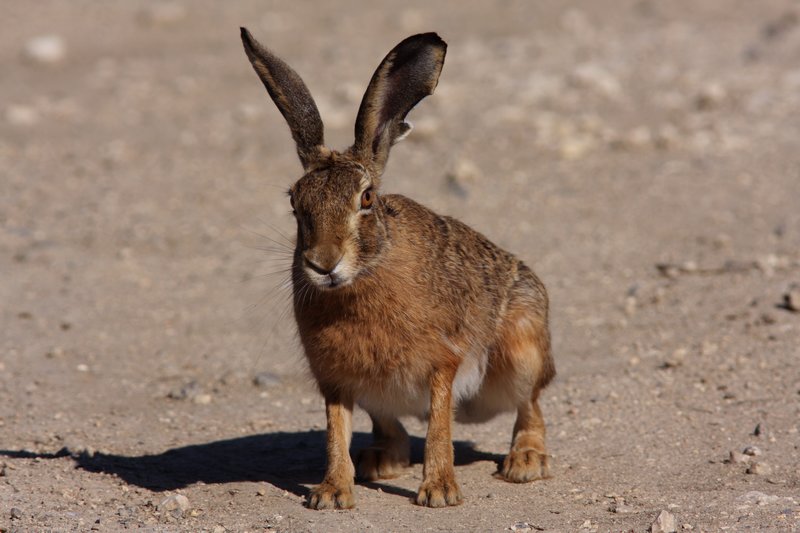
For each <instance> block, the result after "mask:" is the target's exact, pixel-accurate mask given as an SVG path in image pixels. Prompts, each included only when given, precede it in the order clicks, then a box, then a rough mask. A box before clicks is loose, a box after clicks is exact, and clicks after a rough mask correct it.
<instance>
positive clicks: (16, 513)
mask: <svg viewBox="0 0 800 533" xmlns="http://www.w3.org/2000/svg"><path fill="white" fill-rule="evenodd" d="M21 519H22V511H20V510H19V509H17V508H16V507H12V508H11V520H21Z"/></svg>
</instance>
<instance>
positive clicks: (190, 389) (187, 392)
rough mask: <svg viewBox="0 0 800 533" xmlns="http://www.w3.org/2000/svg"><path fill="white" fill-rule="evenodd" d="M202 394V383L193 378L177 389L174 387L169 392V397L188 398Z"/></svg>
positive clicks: (174, 398)
mask: <svg viewBox="0 0 800 533" xmlns="http://www.w3.org/2000/svg"><path fill="white" fill-rule="evenodd" d="M199 394H200V385H199V384H198V383H197V382H196V381H194V380H192V381H189V382H188V383H185V384H183V385H181V386H180V387H179V388H177V389H173V390H171V391H169V393H167V398H171V399H173V400H186V399H189V398H194V397H195V396H198V395H199Z"/></svg>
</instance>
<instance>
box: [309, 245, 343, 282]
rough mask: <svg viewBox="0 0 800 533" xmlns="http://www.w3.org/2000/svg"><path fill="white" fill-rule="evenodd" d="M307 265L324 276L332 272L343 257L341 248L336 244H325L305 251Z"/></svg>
mask: <svg viewBox="0 0 800 533" xmlns="http://www.w3.org/2000/svg"><path fill="white" fill-rule="evenodd" d="M303 259H305V261H306V265H308V267H309V268H310V269H311V270H313V271H314V272H316V273H318V274H322V275H323V276H325V275H327V274H330V273H331V272H333V270H334V269H335V268H336V266H337V265H338V264H339V261H341V259H342V254H341V253H340V251H339V249H338V248H336V247H334V246H324V247H319V248H314V249H313V250H307V251H305V252H303Z"/></svg>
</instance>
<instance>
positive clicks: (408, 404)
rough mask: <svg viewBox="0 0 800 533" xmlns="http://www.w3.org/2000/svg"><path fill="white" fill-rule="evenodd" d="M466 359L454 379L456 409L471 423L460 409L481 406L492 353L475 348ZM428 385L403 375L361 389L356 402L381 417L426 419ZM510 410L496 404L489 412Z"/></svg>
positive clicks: (466, 354) (467, 352)
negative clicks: (481, 395)
mask: <svg viewBox="0 0 800 533" xmlns="http://www.w3.org/2000/svg"><path fill="white" fill-rule="evenodd" d="M446 342H447V343H448V344H449V345H450V346H451V347H454V346H453V345H452V344H451V343H450V342H449V339H446ZM463 356H464V358H463V360H462V362H461V365H460V366H459V367H458V371H457V372H456V377H455V379H454V380H453V407H454V408H455V410H456V413H457V417H456V418H457V419H459V420H463V421H469V419H471V418H472V417H471V416H463V415H464V414H465V413H462V412H461V411H463V409H459V406H461V405H464V404H470V403H482V402H481V400H480V398H478V396H479V394H480V392H481V386H482V385H483V381H484V378H485V377H486V367H487V364H488V359H489V354H488V350H486V349H485V348H484V347H483V346H480V345H475V346H472V347H471V348H470V349H469V350H467V351H466V353H464V354H463ZM429 386H430V385H429V384H428V383H427V382H419V383H411V382H409V381H407V380H405V379H403V376H398V377H397V379H396V380H393V381H392V382H390V383H381V384H380V385H376V386H369V385H366V386H364V387H362V388H361V389H360V390H359V394H358V395H357V397H356V403H357V404H358V405H360V406H361V407H362V408H363V409H364V410H365V411H367V412H368V413H371V414H373V415H377V416H381V417H392V418H394V417H402V416H415V417H417V418H420V419H425V418H427V417H428V411H429V408H430V391H429V389H428V388H429ZM473 400H474V401H473ZM487 407H488V406H487ZM510 408H513V405H508V406H505V405H503V406H499V405H495V406H492V407H490V410H491V411H493V414H497V413H499V412H502V411H505V410H508V409H510ZM487 414H488V413H484V416H481V417H480V418H482V419H485V418H486V415H487Z"/></svg>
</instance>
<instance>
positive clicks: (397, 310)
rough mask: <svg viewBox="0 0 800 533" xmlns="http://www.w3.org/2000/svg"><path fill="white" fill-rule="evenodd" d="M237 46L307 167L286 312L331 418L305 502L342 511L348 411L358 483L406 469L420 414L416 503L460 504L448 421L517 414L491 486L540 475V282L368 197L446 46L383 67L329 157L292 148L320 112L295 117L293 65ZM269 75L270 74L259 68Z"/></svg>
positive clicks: (296, 197)
mask: <svg viewBox="0 0 800 533" xmlns="http://www.w3.org/2000/svg"><path fill="white" fill-rule="evenodd" d="M245 34H246V30H243V36H245ZM243 38H244V42H245V48H246V49H247V50H248V56H249V57H250V59H251V61H252V62H253V65H254V67H255V69H256V72H257V73H258V74H259V76H260V77H261V78H262V81H264V84H265V85H266V86H267V87H268V89H269V88H270V86H272V85H276V87H275V88H273V89H272V90H270V94H271V95H272V97H273V99H274V100H275V101H276V104H277V105H278V107H279V108H281V111H282V112H283V114H284V116H285V117H287V122H288V123H289V125H290V128H291V129H292V133H293V136H294V138H295V140H296V141H298V139H299V140H300V141H298V153H299V154H300V157H301V160H302V161H303V164H304V167H305V168H306V174H305V175H304V176H303V177H302V178H301V179H300V180H298V181H297V183H295V184H294V185H293V186H292V188H291V189H290V196H291V199H292V205H293V206H294V209H295V216H296V218H297V226H298V230H297V247H296V251H295V255H294V262H293V267H292V282H293V287H294V312H295V318H296V320H297V325H298V331H299V334H300V340H301V342H302V344H303V347H304V349H305V353H306V357H307V359H308V363H309V367H310V369H311V372H312V374H313V375H314V377H315V379H316V381H317V384H318V385H319V389H320V391H321V393H322V395H323V396H324V397H325V401H326V412H327V422H328V444H327V453H328V467H327V472H326V475H325V479H324V481H323V482H322V484H321V485H319V486H318V487H316V488H315V489H314V490H313V491H312V494H311V497H310V498H309V506H310V507H312V508H317V509H323V508H331V507H338V508H346V507H351V506H352V505H353V504H354V500H353V476H354V472H355V469H354V467H353V464H352V461H351V460H350V456H349V444H350V432H351V429H350V427H351V417H352V408H353V405H354V403H358V404H359V405H360V406H362V407H363V408H364V409H366V411H367V412H368V413H369V414H370V417H371V418H372V421H373V428H374V429H373V435H374V444H373V446H371V447H370V448H368V449H367V450H364V451H363V452H362V453H361V455H360V456H359V467H358V472H359V475H360V476H361V477H363V478H366V479H376V478H386V477H393V476H396V475H398V473H400V472H401V471H402V469H403V468H404V467H405V466H406V465H407V464H408V435H407V433H406V432H405V430H404V429H403V426H402V424H401V423H400V422H399V420H398V417H400V416H404V415H416V416H421V417H425V416H427V417H428V420H429V426H428V435H427V438H426V444H425V461H424V479H423V482H422V485H421V486H420V489H419V493H418V495H417V498H416V501H417V503H418V504H420V505H426V506H431V507H442V506H445V505H457V504H458V503H460V502H461V501H462V497H461V492H460V490H459V488H458V485H457V483H456V481H455V471H454V468H453V447H452V442H451V436H450V435H451V433H450V426H451V420H452V418H453V416H454V414H455V416H456V418H457V419H458V420H461V421H466V422H475V421H483V420H488V419H489V418H491V417H492V416H494V415H496V414H497V413H500V412H503V411H508V410H516V411H517V422H516V424H515V426H514V431H513V437H512V446H511V450H510V452H509V455H508V457H507V458H506V460H505V462H504V464H503V467H502V468H501V470H500V472H499V473H498V475H500V476H501V477H503V478H504V479H507V480H509V481H513V482H524V481H531V480H534V479H538V478H542V477H546V476H547V467H548V465H547V452H546V450H545V445H544V438H545V427H544V421H543V419H542V415H541V410H540V409H539V405H538V397H539V393H540V391H541V389H542V388H544V387H545V386H546V385H547V384H548V383H549V382H550V380H551V379H552V378H553V376H554V375H555V367H554V365H553V361H552V358H551V356H550V336H549V331H548V316H547V309H548V300H547V293H546V291H545V288H544V286H543V285H542V283H541V281H539V279H538V278H537V277H536V275H535V274H534V273H533V272H532V271H531V270H530V269H528V268H527V267H526V266H525V265H524V264H523V263H522V262H521V261H519V260H518V259H517V258H516V257H514V256H513V255H511V254H510V253H508V252H505V251H504V250H501V249H500V248H498V247H497V246H495V245H494V244H492V243H491V242H490V241H489V240H488V239H486V237H484V236H483V235H481V234H480V233H478V232H476V231H474V230H472V229H470V228H469V227H467V226H466V225H464V224H462V223H461V222H459V221H457V220H455V219H452V218H449V217H443V216H439V215H437V214H435V213H433V212H432V211H430V210H429V209H427V208H425V207H423V206H421V205H419V204H418V203H416V202H414V201H413V200H410V199H408V198H405V197H403V196H399V195H381V194H379V191H378V188H379V186H380V178H381V175H382V173H383V168H384V165H385V163H386V159H387V157H388V151H389V147H390V146H391V144H392V143H393V142H394V141H395V140H396V139H397V137H398V136H399V135H401V134H402V133H403V132H404V131H406V129H407V128H408V127H409V126H408V125H407V124H406V123H405V122H404V121H403V119H404V118H405V115H406V114H407V113H408V111H409V110H410V109H411V107H413V105H415V104H416V103H417V102H418V101H419V100H420V99H421V98H423V97H424V96H425V95H426V94H430V93H432V92H433V89H434V88H435V86H436V82H437V80H438V77H439V72H440V70H441V68H442V65H443V62H444V54H445V50H446V45H445V44H444V42H443V41H441V39H439V38H438V36H436V35H435V34H423V35H418V36H413V37H409V38H408V39H406V40H404V41H403V42H401V43H400V44H399V45H398V46H396V47H395V48H394V49H393V50H392V51H391V52H390V53H389V54H388V55H387V56H386V58H385V59H384V61H383V62H382V63H381V65H380V66H379V67H378V70H377V71H376V73H375V75H374V76H373V78H372V81H371V82H370V85H369V88H368V89H367V93H366V94H365V96H364V102H362V105H361V108H360V110H359V116H358V120H357V122H356V144H355V145H354V146H353V147H352V148H351V149H349V150H347V151H345V152H336V151H333V150H330V149H328V148H325V147H324V146H323V147H316V145H314V146H312V147H309V146H300V142H307V140H308V139H318V138H319V139H321V136H322V133H321V132H322V123H321V121H320V122H319V123H316V122H315V121H318V120H319V118H318V116H317V117H316V118H314V117H313V116H312V115H313V113H311V114H309V112H308V109H307V107H303V103H304V102H307V101H308V100H310V99H311V96H310V94H307V89H306V88H305V85H303V84H302V82H300V83H299V84H298V82H297V81H298V80H300V78H299V76H297V75H296V74H295V73H293V71H292V73H291V74H287V72H286V69H288V68H289V67H287V66H286V65H285V64H284V63H282V62H280V63H278V61H279V60H277V58H275V56H273V55H272V54H270V53H269V52H268V51H266V49H264V48H263V47H261V46H260V45H259V44H258V43H257V42H255V40H254V39H253V38H252V37H251V36H249V34H246V37H243ZM262 56H263V57H262ZM273 64H275V65H279V66H278V68H276V69H274V70H271V69H270V65H273ZM264 69H266V72H265V71H264ZM284 84H285V85H288V86H289V88H286V87H284ZM303 91H305V93H304V94H302V95H301V96H299V97H297V98H298V99H297V100H293V99H292V98H293V97H292V96H291V95H292V94H295V95H296V94H297V93H298V92H303ZM287 95H289V96H287ZM312 101H313V100H312ZM315 109H316V108H315ZM309 117H311V118H309ZM309 120H311V122H312V124H311V125H309V124H308V121H309ZM298 127H299V128H303V127H307V128H310V131H311V132H312V133H310V134H308V133H307V132H302V131H300V132H298V131H295V128H298ZM310 142H311V144H312V145H313V144H314V143H315V142H316V140H313V141H310ZM312 148H313V149H312ZM365 191H369V192H370V193H371V194H374V201H373V203H372V205H371V206H370V207H368V208H364V207H363V206H362V204H361V198H362V195H364V194H365Z"/></svg>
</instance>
